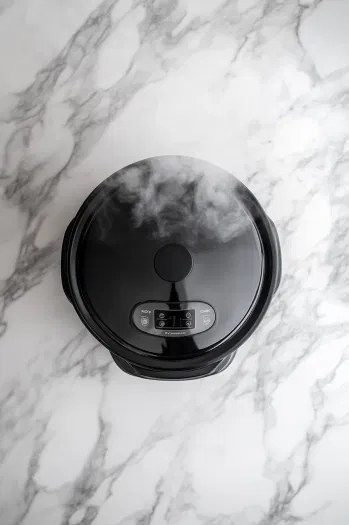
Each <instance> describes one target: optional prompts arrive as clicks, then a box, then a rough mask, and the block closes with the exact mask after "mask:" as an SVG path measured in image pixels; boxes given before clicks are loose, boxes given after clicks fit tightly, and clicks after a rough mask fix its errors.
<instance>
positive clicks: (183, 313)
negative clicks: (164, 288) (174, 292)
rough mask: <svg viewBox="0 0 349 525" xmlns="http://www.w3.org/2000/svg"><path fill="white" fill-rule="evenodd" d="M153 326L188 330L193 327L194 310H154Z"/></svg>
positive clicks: (163, 328) (164, 328) (162, 328)
mask: <svg viewBox="0 0 349 525" xmlns="http://www.w3.org/2000/svg"><path fill="white" fill-rule="evenodd" d="M154 317H155V328H157V329H159V330H185V329H187V330H190V329H193V328H195V310H154Z"/></svg>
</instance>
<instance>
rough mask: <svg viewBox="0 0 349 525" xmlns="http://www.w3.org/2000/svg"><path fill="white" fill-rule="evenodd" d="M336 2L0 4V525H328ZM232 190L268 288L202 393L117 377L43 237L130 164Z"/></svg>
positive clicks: (344, 97)
mask: <svg viewBox="0 0 349 525" xmlns="http://www.w3.org/2000/svg"><path fill="white" fill-rule="evenodd" d="M348 24H349V1H348V0H322V1H319V0H317V1H311V0H301V1H299V2H298V1H296V0H207V1H206V0H205V1H204V0H149V1H145V0H133V1H132V0H119V1H117V0H103V1H100V0H77V1H75V2H68V1H65V0H49V1H46V2H45V1H43V0H31V1H30V2H29V0H3V1H2V2H1V3H0V49H1V54H0V74H1V77H0V78H1V81H0V192H1V193H0V197H1V200H0V254H1V255H0V334H1V337H0V523H1V525H15V524H16V525H41V524H45V525H46V524H48V523H49V524H50V525H90V524H93V525H162V524H170V525H199V524H200V525H283V524H290V523H302V524H306V525H329V524H336V525H347V524H348V520H349V500H348V485H349V454H348V452H347V450H348V443H349V265H348V250H349V222H348V221H349V32H348V29H347V28H348ZM162 154H179V155H190V156H194V157H199V158H202V159H204V160H207V161H210V162H213V163H215V164H217V165H219V166H221V167H223V168H225V169H227V170H228V171H230V172H231V173H234V175H236V176H237V177H239V178H240V179H241V180H242V181H243V182H245V183H246V184H247V185H248V187H249V188H250V189H251V190H252V191H253V192H254V193H255V195H256V196H257V198H258V199H259V200H260V202H261V203H262V205H263V206H264V207H265V209H266V211H267V213H268V214H269V215H270V216H271V217H272V219H273V220H274V222H275V223H276V225H277V228H278V230H279V233H280V237H281V242H282V250H283V264H284V275H283V280H282V283H281V287H280V289H279V291H278V293H277V296H276V297H275V298H274V301H273V303H272V306H271V308H270V310H269V311H268V314H267V316H266V318H265V319H264V321H263V323H262V325H261V326H260V327H259V328H258V330H257V331H256V332H255V334H254V335H253V336H252V338H251V339H250V340H249V341H248V342H247V343H246V344H245V345H244V346H243V347H241V348H240V349H239V351H238V354H237V357H236V359H235V360H234V362H233V363H232V364H231V366H230V367H229V368H228V369H227V370H226V371H225V372H223V373H222V374H220V375H217V376H214V377H210V378H207V379H204V380H197V381H192V382H174V383H173V382H165V383H164V382H154V381H147V380H141V379H137V378H133V377H130V376H127V375H125V374H124V373H123V372H121V371H120V370H119V369H118V368H117V366H116V365H115V364H114V362H112V359H111V357H110V354H109V352H108V351H107V350H105V349H104V348H102V347H101V346H100V345H98V344H97V343H96V341H95V340H94V339H93V337H92V336H91V335H90V334H88V333H87V332H86V330H85V329H84V328H83V326H82V324H81V322H80V321H79V319H78V317H77V315H76V314H75V312H74V310H73V308H72V307H71V305H70V304H69V303H68V301H67V300H66V298H65V296H64V294H63V291H62V288H61V283H60V268H59V258H60V247H61V241H62V235H63V232H64V230H65V228H66V226H67V224H68V222H69V221H70V220H71V218H72V217H73V216H74V215H75V212H76V210H77V209H78V207H79V206H80V204H81V203H82V201H83V199H84V198H85V197H86V196H87V195H88V194H89V192H90V191H91V190H92V189H93V188H94V187H95V186H96V185H97V183H98V182H100V181H102V180H103V179H104V178H105V177H107V176H108V175H110V174H111V173H113V172H114V171H116V170H117V169H119V168H121V167H123V166H125V165H126V164H128V163H130V162H134V161H137V160H139V159H142V158H146V157H150V156H156V155H162Z"/></svg>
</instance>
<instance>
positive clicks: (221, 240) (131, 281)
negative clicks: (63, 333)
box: [61, 156, 281, 379]
mask: <svg viewBox="0 0 349 525" xmlns="http://www.w3.org/2000/svg"><path fill="white" fill-rule="evenodd" d="M61 269H62V284H63V288H64V291H65V294H66V296H67V298H68V299H69V301H70V302H71V303H72V305H73V307H74V308H75V310H76V312H77V314H78V315H79V317H80V319H81V321H82V322H83V323H84V324H85V326H86V327H87V329H88V330H89V331H90V332H91V333H92V334H93V335H94V336H95V338H96V339H98V340H99V341H100V342H101V343H102V344H103V345H104V346H105V347H106V348H107V349H108V350H109V351H110V353H111V355H112V357H113V359H114V361H115V362H116V363H117V365H118V366H119V367H120V368H121V369H122V370H124V371H125V372H127V373H129V374H131V375H134V376H139V377H143V378H152V379H193V378H199V377H204V376H209V375H212V374H216V373H218V372H220V371H222V370H224V369H225V368H226V367H227V366H228V365H229V363H230V362H231V361H232V359H233V358H234V356H235V353H236V350H237V348H238V347H239V346H240V345H241V344H242V343H243V342H244V341H246V339H247V338H248V337H249V336H250V335H251V334H252V332H253V331H254V330H255V329H256V327H257V326H258V324H259V323H260V322H261V320H262V318H263V316H264V315H265V313H266V310H267V308H268V306H269V304H270V301H271V299H272V297H273V295H274V294H275V292H276V290H277V288H278V286H279V283H280V277H281V255H280V245H279V240H278V235H277V231H276V228H275V226H274V224H273V222H272V221H271V219H270V218H269V217H268V216H267V215H266V213H265V212H264V211H263V209H262V207H261V205H260V204H259V203H258V201H257V199H256V198H255V197H254V196H253V194H252V193H251V192H250V191H249V190H248V189H247V188H246V186H244V185H243V184H242V183H241V182H240V181H239V180H238V179H236V178H235V177H234V176H233V175H231V174H230V173H228V172H226V171H224V170H222V169H220V168H218V167H217V166H214V165H212V164H210V163H208V162H204V161H201V160H198V159H194V158H189V157H182V156H161V157H154V158H149V159H146V160H142V161H140V162H136V163H134V164H130V165H129V166H127V167H125V168H123V169H121V170H119V171H117V172H116V173H114V174H113V175H111V176H110V177H109V178H108V179H106V180H105V181H104V182H102V183H101V184H100V185H99V186H98V187H97V188H96V189H95V190H94V191H93V192H92V193H91V194H90V195H89V196H88V197H87V199H86V200H85V202H84V203H83V204H82V206H81V208H80V209H79V211H78V213H77V215H76V217H75V218H74V219H73V220H72V222H71V223H70V224H69V226H68V227H67V230H66V232H65V236H64V241H63V247H62V260H61Z"/></svg>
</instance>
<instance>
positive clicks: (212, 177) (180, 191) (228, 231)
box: [102, 156, 251, 245]
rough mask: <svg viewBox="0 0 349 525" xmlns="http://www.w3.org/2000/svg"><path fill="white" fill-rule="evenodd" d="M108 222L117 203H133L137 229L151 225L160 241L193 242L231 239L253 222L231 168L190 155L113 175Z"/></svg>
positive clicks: (156, 159) (157, 159)
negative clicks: (177, 238)
mask: <svg viewBox="0 0 349 525" xmlns="http://www.w3.org/2000/svg"><path fill="white" fill-rule="evenodd" d="M111 187H112V188H113V189H116V190H117V191H116V194H117V199H115V200H114V202H111V201H110V198H107V199H106V200H109V201H110V202H109V203H107V202H105V204H106V206H105V207H104V213H103V216H104V219H103V223H104V226H103V228H102V229H105V227H106V226H108V223H109V222H110V217H108V216H109V215H110V214H109V212H110V210H111V207H112V208H113V210H114V213H115V206H117V201H119V202H122V203H128V204H129V205H130V207H131V209H132V220H133V223H134V226H135V227H141V226H145V225H148V226H149V227H150V230H151V231H152V232H153V233H152V234H153V236H154V237H155V238H157V239H166V238H169V237H172V238H173V236H174V237H175V236H177V235H178V237H179V238H181V239H184V240H185V241H186V242H187V243H188V244H191V245H193V244H196V243H198V242H201V243H202V242H205V241H210V242H211V243H212V241H213V240H216V241H218V242H220V243H221V242H223V243H227V242H229V241H231V240H232V239H233V238H234V237H236V236H237V235H240V234H241V233H242V231H244V230H245V229H246V228H248V227H249V226H250V225H251V223H250V219H249V217H248V215H247V214H246V212H245V211H244V208H243V205H242V203H241V199H240V198H239V195H238V191H237V189H238V181H237V179H235V177H233V176H232V175H231V174H229V173H227V172H226V171H224V170H222V169H220V168H218V167H216V166H213V165H211V164H209V163H207V162H204V161H200V160H197V159H193V158H189V157H179V156H164V157H154V158H151V159H147V160H144V161H141V162H137V163H135V164H132V165H130V166H127V167H126V168H123V169H122V170H120V171H119V172H117V173H116V174H115V175H113V176H112V177H110V178H109V179H107V181H106V191H107V193H109V191H108V189H110V188H111Z"/></svg>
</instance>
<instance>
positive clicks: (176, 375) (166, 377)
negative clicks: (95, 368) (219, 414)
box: [110, 351, 236, 381]
mask: <svg viewBox="0 0 349 525" xmlns="http://www.w3.org/2000/svg"><path fill="white" fill-rule="evenodd" d="M110 354H111V356H112V358H113V359H114V361H115V363H116V364H117V365H118V366H119V368H121V370H123V372H126V374H129V375H131V376H136V377H141V378H143V379H158V380H163V381H182V380H187V379H200V378H202V377H208V376H212V375H215V374H218V373H219V372H223V370H225V369H226V368H227V367H228V366H229V365H230V363H231V362H232V361H233V359H234V357H235V354H236V351H234V352H233V353H232V354H230V355H229V356H228V357H225V358H224V359H222V360H221V361H219V362H218V363H214V364H211V365H207V366H205V367H202V368H199V369H195V370H160V369H147V368H143V367H140V366H135V365H133V364H132V365H131V364H130V363H129V362H128V361H125V360H124V359H122V358H120V357H119V356H117V355H115V354H113V353H112V352H110Z"/></svg>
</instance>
